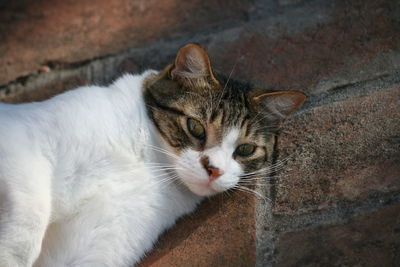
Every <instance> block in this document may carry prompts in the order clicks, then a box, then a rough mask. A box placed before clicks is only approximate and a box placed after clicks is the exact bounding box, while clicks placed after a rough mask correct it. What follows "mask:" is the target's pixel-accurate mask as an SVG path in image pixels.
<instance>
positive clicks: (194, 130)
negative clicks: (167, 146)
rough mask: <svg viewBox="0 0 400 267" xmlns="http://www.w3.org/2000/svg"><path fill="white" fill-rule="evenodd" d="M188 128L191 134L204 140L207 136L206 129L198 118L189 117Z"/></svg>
mask: <svg viewBox="0 0 400 267" xmlns="http://www.w3.org/2000/svg"><path fill="white" fill-rule="evenodd" d="M187 128H188V130H189V132H190V134H191V135H193V136H194V137H196V138H197V139H200V140H203V139H204V137H205V136H206V131H205V130H204V127H203V125H201V123H200V122H199V121H198V120H195V119H192V118H188V119H187Z"/></svg>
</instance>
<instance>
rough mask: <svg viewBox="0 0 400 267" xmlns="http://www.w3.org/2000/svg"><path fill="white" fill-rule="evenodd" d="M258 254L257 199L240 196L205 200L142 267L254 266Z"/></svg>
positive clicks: (173, 230)
mask: <svg viewBox="0 0 400 267" xmlns="http://www.w3.org/2000/svg"><path fill="white" fill-rule="evenodd" d="M255 250H256V249H255V199H254V196H252V195H248V194H246V193H239V192H238V193H235V194H230V195H227V194H224V195H219V196H217V197H214V198H213V199H211V200H206V201H205V202H204V203H203V204H202V205H201V206H200V208H199V209H198V210H197V211H195V212H194V213H193V214H191V215H189V216H187V217H185V218H183V219H182V220H180V221H179V222H178V223H177V225H176V226H174V227H173V229H171V230H169V231H167V233H165V235H164V236H162V238H161V239H160V241H159V242H158V243H157V245H156V248H155V249H154V251H152V252H151V253H150V254H149V255H148V256H147V257H146V258H145V259H144V260H143V262H142V263H141V264H140V266H143V267H144V266H254V264H255V261H256V259H255V257H256V256H255V253H256V252H255Z"/></svg>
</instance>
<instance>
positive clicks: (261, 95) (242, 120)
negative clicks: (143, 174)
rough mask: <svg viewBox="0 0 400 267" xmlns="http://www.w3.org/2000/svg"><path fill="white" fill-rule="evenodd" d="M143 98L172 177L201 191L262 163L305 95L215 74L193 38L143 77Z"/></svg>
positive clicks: (229, 184) (230, 184)
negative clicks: (156, 71) (170, 60)
mask: <svg viewBox="0 0 400 267" xmlns="http://www.w3.org/2000/svg"><path fill="white" fill-rule="evenodd" d="M144 98H145V102H146V104H147V106H148V112H149V115H150V118H151V119H152V120H153V122H154V125H155V126H156V128H157V129H158V132H159V134H160V136H161V138H162V140H163V141H164V143H165V144H166V146H167V147H168V150H169V151H170V152H171V153H173V155H174V156H173V157H171V160H172V161H173V164H174V165H175V168H176V174H177V176H178V179H180V180H181V181H182V182H183V183H184V184H185V185H186V186H187V187H188V188H189V189H190V190H191V191H192V192H193V193H195V194H198V195H201V196H210V195H213V194H216V193H219V192H223V191H225V190H228V189H231V188H234V187H235V186H236V185H237V184H238V182H239V180H240V179H241V177H242V176H244V175H246V174H248V173H249V172H254V171H257V170H259V169H261V168H262V167H264V166H265V164H266V161H267V160H268V155H270V152H271V151H268V142H269V141H270V139H271V138H272V136H273V135H274V134H275V132H276V130H277V126H278V124H279V122H280V121H281V120H282V119H284V118H285V117H286V116H287V115H289V114H290V113H291V112H292V111H293V110H294V109H296V108H297V107H299V106H300V105H301V104H302V103H303V102H304V101H305V96H304V94H302V93H299V92H293V91H283V92H265V91H263V90H260V89H255V88H252V87H251V86H249V85H247V84H244V83H241V82H238V81H234V80H232V79H227V78H225V77H223V76H219V75H218V76H217V75H215V74H214V73H213V71H212V69H211V64H210V60H209V58H208V55H207V53H206V52H205V50H204V49H203V48H202V47H200V46H199V45H196V44H188V45H186V46H184V47H182V48H181V49H180V50H179V52H178V55H177V57H176V59H175V62H174V64H172V65H169V66H168V67H167V68H165V69H164V70H163V71H162V72H160V74H158V75H157V76H154V77H151V78H150V79H149V80H148V81H147V82H146V85H145V91H144Z"/></svg>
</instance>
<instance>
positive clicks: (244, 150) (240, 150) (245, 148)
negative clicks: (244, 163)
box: [235, 144, 256, 157]
mask: <svg viewBox="0 0 400 267" xmlns="http://www.w3.org/2000/svg"><path fill="white" fill-rule="evenodd" d="M255 151H256V146H255V145H252V144H243V145H240V146H238V147H237V148H236V150H235V155H237V156H240V157H249V156H251V155H253V153H254V152H255Z"/></svg>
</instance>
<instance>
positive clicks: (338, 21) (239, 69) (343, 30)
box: [210, 0, 400, 91]
mask: <svg viewBox="0 0 400 267" xmlns="http://www.w3.org/2000/svg"><path fill="white" fill-rule="evenodd" d="M280 2H282V3H286V4H292V2H296V1H280ZM336 2H337V3H336V4H335V6H334V8H332V9H331V11H330V12H331V13H330V14H325V13H321V14H315V16H316V17H317V16H318V15H320V16H322V17H325V16H326V15H329V16H328V18H329V20H328V21H327V22H325V21H324V22H318V20H317V19H315V20H316V21H315V22H314V25H312V26H310V27H304V26H303V25H301V24H300V23H299V25H296V26H294V25H293V22H292V24H290V23H288V22H287V21H285V19H281V20H272V22H271V21H268V20H266V21H257V22H253V23H250V24H249V25H246V26H245V27H243V29H238V30H237V32H235V34H232V36H230V38H226V37H225V36H223V37H221V38H216V39H215V40H214V42H213V43H212V45H211V49H210V54H211V55H212V56H211V59H212V60H213V62H215V65H216V66H217V67H218V68H220V69H221V70H223V71H224V72H225V73H230V72H231V71H232V70H233V77H238V78H241V79H243V80H251V81H255V82H256V83H257V84H260V85H261V86H271V87H273V88H275V89H277V90H278V89H280V90H283V89H292V90H301V91H311V90H313V89H314V88H315V87H316V85H317V84H318V83H319V82H320V81H321V80H324V79H329V78H330V77H331V76H332V75H334V74H335V73H336V72H338V71H340V70H342V69H344V68H352V67H354V66H359V65H365V64H367V63H369V62H370V61H371V59H372V58H373V57H374V56H375V55H377V54H379V53H382V52H386V51H391V50H393V49H397V48H398V47H400V34H398V33H399V32H400V24H399V23H397V22H395V20H394V19H392V18H391V17H390V14H391V13H392V10H393V9H395V5H396V3H395V1H387V0H378V1H376V0H367V1H360V0H358V1H336ZM304 6H305V7H303V10H307V9H306V8H307V4H306V3H305V4H304ZM327 12H329V11H327ZM313 15H314V14H313ZM283 16H285V13H283ZM301 18H303V20H304V14H302V13H300V14H299V16H297V17H296V18H293V19H292V18H287V20H289V21H293V20H294V21H302V20H301ZM272 23H276V24H277V25H276V26H274V25H273V24H272ZM271 24H272V25H271ZM225 39H227V40H225ZM233 66H235V67H233Z"/></svg>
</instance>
